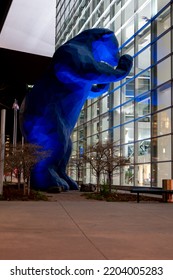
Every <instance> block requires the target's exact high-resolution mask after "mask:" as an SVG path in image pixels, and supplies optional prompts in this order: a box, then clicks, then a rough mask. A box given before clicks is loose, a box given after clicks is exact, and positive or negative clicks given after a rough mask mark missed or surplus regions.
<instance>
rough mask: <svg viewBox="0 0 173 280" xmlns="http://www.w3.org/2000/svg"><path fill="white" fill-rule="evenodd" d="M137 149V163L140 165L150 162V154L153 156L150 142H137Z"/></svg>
mask: <svg viewBox="0 0 173 280" xmlns="http://www.w3.org/2000/svg"><path fill="white" fill-rule="evenodd" d="M136 149H137V154H138V159H136V162H138V163H145V162H150V154H151V141H150V140H142V141H140V142H137V143H136Z"/></svg>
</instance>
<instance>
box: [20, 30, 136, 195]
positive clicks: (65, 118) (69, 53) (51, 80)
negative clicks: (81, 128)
mask: <svg viewBox="0 0 173 280" xmlns="http://www.w3.org/2000/svg"><path fill="white" fill-rule="evenodd" d="M131 67H132V58H131V56H129V55H123V56H121V57H120V54H119V52H118V41H117V39H116V37H115V35H114V33H113V32H112V31H111V30H109V29H103V28H99V29H90V30H85V31H83V32H82V33H80V34H79V35H77V36H76V37H74V38H73V39H71V40H69V41H67V42H66V43H65V44H63V45H62V46H60V47H59V48H58V49H57V51H56V52H55V54H54V56H53V58H52V62H51V65H50V67H49V69H48V71H47V72H46V73H45V75H44V77H43V78H42V79H41V80H40V81H38V83H37V84H36V85H35V86H34V88H33V89H32V91H31V92H29V93H28V94H27V96H26V98H25V100H24V101H23V104H22V106H21V110H20V124H21V130H22V134H23V135H24V137H25V140H26V141H27V142H29V143H35V144H38V145H40V146H42V147H43V148H44V149H45V150H51V151H52V153H51V156H50V157H49V158H47V159H45V160H43V161H41V162H40V163H39V164H37V166H36V167H35V168H34V170H33V172H32V176H31V184H32V186H34V187H35V188H37V189H42V190H45V189H47V188H49V187H51V186H61V187H63V188H64V189H65V190H68V189H78V186H77V184H76V182H74V181H73V180H72V179H71V178H69V177H68V176H67V174H66V166H67V163H68V161H69V158H70V155H71V150H72V143H71V139H70V136H71V133H72V131H73V128H74V126H75V124H76V122H77V119H78V116H79V114H80V111H81V109H82V106H83V105H84V103H85V101H86V100H87V99H88V98H95V97H98V96H100V95H101V94H102V93H104V92H106V91H107V90H108V88H109V84H110V83H111V82H116V81H119V80H121V79H123V78H125V77H126V76H127V75H128V73H129V72H130V70H131Z"/></svg>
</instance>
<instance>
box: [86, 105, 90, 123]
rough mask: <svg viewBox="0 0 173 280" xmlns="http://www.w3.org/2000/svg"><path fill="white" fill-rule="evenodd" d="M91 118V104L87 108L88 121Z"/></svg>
mask: <svg viewBox="0 0 173 280" xmlns="http://www.w3.org/2000/svg"><path fill="white" fill-rule="evenodd" d="M89 120H91V106H89V107H88V108H87V121H89Z"/></svg>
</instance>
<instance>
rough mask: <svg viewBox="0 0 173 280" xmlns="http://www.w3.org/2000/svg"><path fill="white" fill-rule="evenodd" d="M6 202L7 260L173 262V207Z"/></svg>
mask: <svg viewBox="0 0 173 280" xmlns="http://www.w3.org/2000/svg"><path fill="white" fill-rule="evenodd" d="M54 198H55V199H54V201H51V202H50V201H48V202H44V201H38V202H35V201H31V202H29V201H26V202H22V201H0V259H1V260H9V259H11V260H27V259H30V260H34V259H35V260H37V259H38V260H46V259H47V260H51V259H53V260H65V259H69V260H86V259H88V260H92V259H93V260H100V259H101V260H104V259H110V260H113V259H115V260H123V259H125V260H130V259H134V260H135V259H146V260H152V259H154V260H156V259H161V260H164V259H169V260H173V242H172V240H173V204H167V203H157V202H147V203H146V202H141V203H136V202H104V201H93V200H86V199H85V198H84V197H81V196H80V193H79V192H78V193H76V192H67V193H64V194H57V195H56V196H54Z"/></svg>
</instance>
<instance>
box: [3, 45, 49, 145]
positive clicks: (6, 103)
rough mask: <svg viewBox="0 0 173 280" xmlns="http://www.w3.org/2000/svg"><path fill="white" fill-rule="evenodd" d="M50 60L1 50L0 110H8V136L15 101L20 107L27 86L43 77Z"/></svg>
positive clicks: (10, 129)
mask: <svg viewBox="0 0 173 280" xmlns="http://www.w3.org/2000/svg"><path fill="white" fill-rule="evenodd" d="M50 60H51V58H50V57H44V56H38V55H34V54H27V53H23V52H18V51H12V50H7V49H3V48H0V109H7V111H6V134H10V135H12V131H13V109H12V105H13V102H14V99H15V98H16V99H17V100H18V104H19V106H20V104H21V103H22V100H23V98H24V96H25V95H26V92H27V86H26V85H27V84H34V83H35V82H36V81H37V80H38V79H39V78H40V77H41V76H42V75H43V73H44V72H45V71H46V69H47V68H48V66H49V64H50ZM18 136H19V137H20V132H18ZM19 137H18V138H19ZM18 140H19V141H20V139H18Z"/></svg>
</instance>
